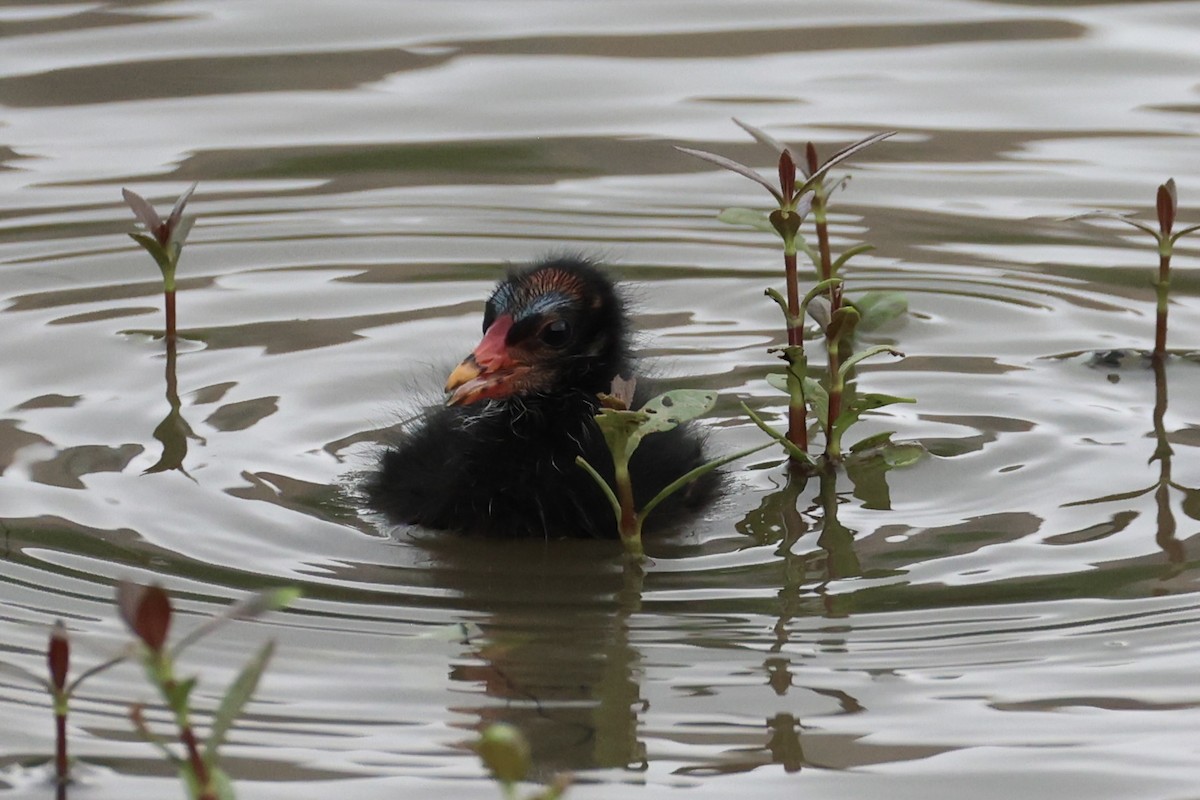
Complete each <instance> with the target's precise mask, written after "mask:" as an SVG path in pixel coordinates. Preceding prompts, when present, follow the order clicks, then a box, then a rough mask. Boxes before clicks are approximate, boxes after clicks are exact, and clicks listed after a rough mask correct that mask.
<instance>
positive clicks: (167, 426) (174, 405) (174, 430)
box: [145, 336, 204, 478]
mask: <svg viewBox="0 0 1200 800" xmlns="http://www.w3.org/2000/svg"><path fill="white" fill-rule="evenodd" d="M166 344H167V366H166V384H167V405H169V406H170V408H171V410H170V411H168V412H167V416H165V417H163V421H162V422H160V423H158V427H156V428H155V429H154V438H155V439H157V440H158V441H159V442H161V443H162V446H163V451H162V456H161V457H160V458H159V459H158V461H157V463H155V464H154V465H153V466H151V467H148V468H147V469H146V471H145V472H146V474H149V473H151V472H166V471H167V470H172V469H175V470H179V471H180V472H182V473H183V474H184V475H188V472H187V470H186V469H184V468H183V459H184V458H185V457H186V456H187V450H188V439H195V440H196V441H198V442H200V444H204V439H203V438H202V437H200V436H197V435H196V434H195V432H193V431H192V426H191V425H189V424H188V421H187V420H186V419H184V418H183V412H182V404H181V403H180V401H179V382H178V379H177V378H176V375H175V362H176V357H177V352H178V342H177V341H176V337H174V336H167V337H166ZM188 477H189V478H190V477H191V475H188Z"/></svg>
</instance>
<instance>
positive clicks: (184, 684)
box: [163, 677, 196, 711]
mask: <svg viewBox="0 0 1200 800" xmlns="http://www.w3.org/2000/svg"><path fill="white" fill-rule="evenodd" d="M195 688H196V678H194V677H192V678H188V679H187V680H184V681H179V682H178V683H175V684H173V685H168V686H164V687H163V694H164V695H165V697H166V700H167V706H168V707H170V709H171V710H172V711H177V710H179V709H181V708H187V707H188V697H189V696H190V695H191V694H192V690H193V689H195Z"/></svg>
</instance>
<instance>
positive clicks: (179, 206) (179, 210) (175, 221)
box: [167, 183, 200, 241]
mask: <svg viewBox="0 0 1200 800" xmlns="http://www.w3.org/2000/svg"><path fill="white" fill-rule="evenodd" d="M199 185H200V184H198V183H193V184H192V185H191V186H189V187H188V189H187V191H186V192H184V193H183V194H181V195H179V199H178V200H176V201H175V207H174V208H172V209H171V215H170V216H169V217H167V235H168V236H169V237H170V238H172V239H176V240H178V241H183V238H182V237H179V236H176V235H175V231H176V230H177V229H178V228H179V221H180V220H181V219H182V218H183V209H184V206H186V205H187V204H188V200H191V199H192V192H194V191H196V187H197V186H199Z"/></svg>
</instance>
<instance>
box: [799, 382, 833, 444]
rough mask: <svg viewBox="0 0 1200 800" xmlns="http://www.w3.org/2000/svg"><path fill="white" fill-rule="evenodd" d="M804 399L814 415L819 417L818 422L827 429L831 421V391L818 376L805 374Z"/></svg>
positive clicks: (823, 428)
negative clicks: (811, 376) (813, 376)
mask: <svg viewBox="0 0 1200 800" xmlns="http://www.w3.org/2000/svg"><path fill="white" fill-rule="evenodd" d="M804 399H805V401H806V402H807V403H808V407H809V408H811V409H812V413H813V416H814V417H816V418H817V424H819V425H820V426H821V430H823V431H825V430H826V428H828V424H827V423H828V421H829V392H827V391H826V390H825V387H824V386H822V385H821V382H820V381H818V380H817V379H816V378H810V377H808V376H805V377H804Z"/></svg>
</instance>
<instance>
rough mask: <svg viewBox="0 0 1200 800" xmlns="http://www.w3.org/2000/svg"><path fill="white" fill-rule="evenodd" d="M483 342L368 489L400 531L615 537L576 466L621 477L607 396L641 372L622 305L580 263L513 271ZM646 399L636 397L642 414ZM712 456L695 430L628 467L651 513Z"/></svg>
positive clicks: (687, 499)
mask: <svg viewBox="0 0 1200 800" xmlns="http://www.w3.org/2000/svg"><path fill="white" fill-rule="evenodd" d="M483 329H484V337H483V340H482V341H481V342H480V344H479V346H478V347H476V349H475V351H474V352H473V353H472V354H471V355H470V356H468V357H467V358H466V359H465V360H464V361H463V363H462V364H460V365H459V366H458V368H456V369H455V370H454V372H453V373H452V374H451V376H450V380H449V382H448V383H447V387H446V388H447V391H448V392H450V395H449V399H448V402H447V405H445V406H440V407H435V408H430V409H428V410H427V411H426V412H425V413H424V414H423V415H422V417H421V419H420V420H419V422H418V423H417V424H416V426H415V427H413V428H412V429H411V430H409V431H408V432H406V433H405V435H404V436H403V438H402V440H401V441H399V442H398V443H397V444H396V445H395V446H394V447H392V448H390V449H389V450H387V451H386V452H385V453H384V454H383V456H382V458H381V460H380V463H379V467H378V469H377V470H376V471H375V472H374V473H372V474H371V476H370V477H369V479H368V481H367V483H366V485H365V491H366V494H367V497H368V500H369V502H370V505H371V506H372V507H373V508H375V509H376V510H378V511H381V512H383V513H384V514H385V515H386V516H387V517H388V518H389V519H390V520H391V521H392V522H394V523H406V524H416V525H421V526H424V527H428V528H437V529H445V530H453V531H461V532H469V533H480V534H486V535H494V536H538V537H553V538H558V537H571V536H581V537H612V536H615V535H616V522H615V519H614V515H613V511H612V507H611V506H610V505H609V503H608V500H607V499H606V498H605V496H604V494H603V493H602V491H601V490H600V488H599V487H598V486H596V485H595V483H594V481H593V480H592V479H591V477H590V476H589V475H587V473H586V472H584V470H583V469H581V468H580V467H579V466H578V465H577V464H576V463H575V459H576V457H577V456H583V457H584V458H585V459H587V461H588V462H589V463H591V464H592V465H593V466H595V467H596V468H597V469H598V470H599V471H600V473H601V474H602V475H603V476H605V477H606V478H607V479H609V480H610V481H611V479H612V471H613V469H612V458H611V456H610V455H609V452H608V449H607V447H606V446H605V443H604V437H603V436H602V435H601V433H600V430H599V428H598V427H597V426H596V422H595V419H594V417H595V415H596V414H597V413H598V410H599V400H598V398H597V394H598V393H600V392H607V391H608V390H609V388H610V386H611V384H612V381H613V378H615V377H617V376H618V375H621V376H625V375H628V374H629V372H630V371H631V369H630V368H631V358H630V355H629V345H628V323H627V319H626V314H625V309H624V304H623V303H622V301H621V298H620V297H619V295H618V294H617V293H616V291H615V290H614V287H613V285H612V283H611V281H610V280H609V279H608V278H607V277H606V276H605V275H604V274H603V273H602V272H601V271H600V270H599V269H598V268H597V267H595V266H594V265H593V264H591V263H590V262H588V261H586V260H583V259H579V258H557V259H552V260H547V261H542V262H539V263H537V264H535V265H534V266H532V267H530V268H527V269H524V270H520V271H515V272H513V273H510V274H509V276H508V277H507V278H506V279H505V280H503V281H501V282H500V284H499V285H497V287H496V289H495V291H494V292H493V294H492V296H491V298H490V299H489V300H488V303H487V309H486V311H485V313H484V323H483ZM643 399H644V398H635V403H634V405H635V407H636V406H637V405H638V404H639V403H640V402H641V400H643ZM703 461H704V454H703V445H702V442H701V440H700V438H699V437H698V436H697V435H696V434H695V432H693V431H691V430H689V428H688V427H687V426H681V427H679V428H676V429H674V430H671V431H666V432H662V433H656V434H653V435H651V436H649V437H647V438H646V440H645V441H644V442H643V444H642V446H641V447H640V448H638V450H637V452H635V453H634V456H633V459H632V461H631V462H630V474H631V476H632V479H633V486H634V495H635V499H636V501H637V503H638V505H639V507H640V506H641V505H642V504H644V503H645V502H646V501H647V500H649V499H650V498H651V497H653V496H654V495H655V494H657V493H658V491H659V490H660V489H662V488H663V487H664V486H666V485H667V484H668V483H670V482H671V481H673V480H675V479H676V478H678V477H679V476H680V475H683V474H684V473H686V472H688V471H689V470H691V469H693V468H694V467H696V466H699V465H700V464H701V463H703ZM714 487H715V479H714V478H712V477H711V476H710V477H709V478H708V479H707V480H703V481H701V482H699V483H697V484H694V485H692V486H690V487H688V489H685V490H684V491H682V492H680V493H678V494H677V495H676V496H675V500H674V502H667V503H664V504H662V505H660V506H659V507H658V508H657V509H656V510H655V512H654V514H653V515H652V516H651V520H654V519H655V518H658V519H664V518H667V517H669V516H670V513H671V510H672V509H674V510H675V511H679V510H680V507H681V505H693V506H694V505H697V504H699V503H700V502H702V501H703V500H704V499H705V498H706V497H707V496H709V495H711V493H712V491H713V488H714Z"/></svg>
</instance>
